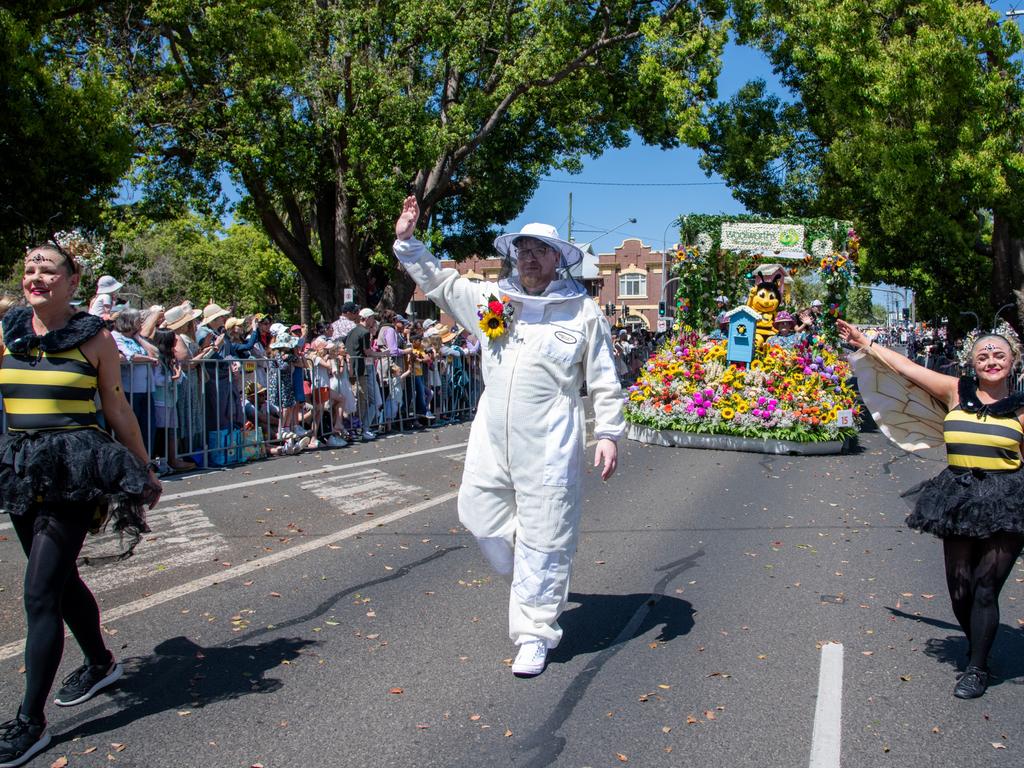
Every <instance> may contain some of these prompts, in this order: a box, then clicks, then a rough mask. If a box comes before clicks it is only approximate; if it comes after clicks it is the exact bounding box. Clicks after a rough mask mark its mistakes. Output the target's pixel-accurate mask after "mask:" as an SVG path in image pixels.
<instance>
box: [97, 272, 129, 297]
mask: <svg viewBox="0 0 1024 768" xmlns="http://www.w3.org/2000/svg"><path fill="white" fill-rule="evenodd" d="M122 288H124V285H123V284H122V283H119V282H117V280H115V279H114V278H113V277H112V276H111V275H104V276H103V277H101V278H100V279H99V280H98V281H97V282H96V293H117V292H118V291H120V290H121V289H122Z"/></svg>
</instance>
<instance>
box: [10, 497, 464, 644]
mask: <svg viewBox="0 0 1024 768" xmlns="http://www.w3.org/2000/svg"><path fill="white" fill-rule="evenodd" d="M456 496H458V491H450V492H449V493H445V494H442V495H440V496H436V497H434V498H432V499H426V500H424V501H421V502H418V503H416V504H412V505H410V506H408V507H405V508H403V509H399V510H396V511H395V512H392V513H391V514H390V515H382V516H380V517H377V518H374V519H373V520H367V521H366V522H364V523H359V524H358V525H353V526H350V527H348V528H343V529H341V530H339V531H335V532H334V533H331V534H328V535H326V536H319V537H317V538H315V539H312V540H311V541H306V542H303V543H302V544H296V545H294V546H293V547H290V548H289V549H285V550H282V551H280V552H275V553H274V554H272V555H266V556H265V557H260V558H257V559H256V560H251V561H249V562H248V563H241V564H239V565H235V566H232V567H231V568H225V569H224V570H223V571H219V572H217V573H212V574H210V575H209V576H203V577H201V578H198V579H193V580H192V581H189V582H186V583H185V584H180V585H178V586H177V587H172V588H171V589H165V590H164V591H163V592H156V593H154V594H152V595H149V596H148V597H143V598H141V599H139V600H134V601H132V602H130V603H125V604H124V605H118V606H115V607H113V608H110V609H107V610H105V611H103V623H104V624H110V623H111V622H114V621H117V620H118V619H123V618H125V617H127V616H132V615H134V614H136V613H141V612H143V611H147V610H149V609H150V608H155V607H156V606H158V605H163V604H164V603H168V602H170V601H171V600H177V599H178V598H179V597H185V596H186V595H190V594H192V593H193V592H198V591H200V590H202V589H206V588H207V587H212V586H214V585H215V584H222V583H224V582H226V581H230V580H231V579H236V578H238V577H239V576H244V575H246V574H248V573H252V572H253V571H258V570H261V569H263V568H267V567H269V566H271V565H277V564H278V563H282V562H284V561H286V560H291V559H293V558H296V557H299V556H300V555H304V554H306V553H307V552H313V551H314V550H317V549H321V548H323V547H326V546H327V545H328V544H336V543H338V542H339V541H344V540H345V539H350V538H352V537H353V536H358V535H359V534H361V533H366V532H367V531H372V530H373V529H375V528H379V527H381V526H382V525H387V524H388V523H392V522H394V521H396V520H401V519H402V518H403V517H409V516H410V515H415V514H416V513H417V512H422V511H424V510H426V509H430V508H431V507H436V506H438V505H439V504H444V503H445V502H447V501H451V500H452V499H454V498H455V497H456ZM24 650H25V641H24V640H17V641H15V642H13V643H8V644H7V645H3V646H0V661H3V660H5V659H10V658H12V657H14V656H18V655H20V654H22V653H23V652H24Z"/></svg>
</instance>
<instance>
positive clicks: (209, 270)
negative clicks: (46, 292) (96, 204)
mask: <svg viewBox="0 0 1024 768" xmlns="http://www.w3.org/2000/svg"><path fill="white" fill-rule="evenodd" d="M116 236H117V237H118V238H119V240H120V245H121V248H120V257H119V260H118V262H117V264H116V265H114V267H113V268H112V270H111V271H112V273H113V274H116V275H118V276H119V277H120V278H121V279H122V280H123V281H124V282H125V283H126V284H128V285H129V286H130V288H131V289H132V290H136V291H138V292H139V294H140V295H141V296H142V298H143V301H144V303H145V304H154V303H158V304H163V305H164V306H171V305H172V304H177V303H179V302H181V301H183V300H185V299H188V300H189V301H191V302H192V304H193V305H194V306H196V307H199V308H202V307H203V306H205V305H206V304H207V303H208V302H210V301H215V302H217V303H218V304H220V305H221V306H223V307H225V308H231V310H232V311H233V312H235V313H236V314H239V315H242V314H250V313H255V312H261V311H262V312H265V311H267V310H273V311H275V312H279V313H282V314H283V315H285V316H287V317H293V318H297V317H298V287H297V280H296V272H295V268H294V266H293V265H292V264H291V263H290V262H289V261H288V260H287V259H285V258H284V256H282V255H281V252H280V251H279V250H278V249H277V248H275V247H274V245H273V244H272V243H271V242H270V240H269V239H268V238H267V236H266V235H265V234H264V233H263V232H262V231H261V230H260V229H259V228H257V227H254V226H253V225H251V224H245V223H241V224H235V225H233V226H231V227H229V228H227V229H226V230H223V229H222V228H221V227H220V225H219V224H218V223H217V222H216V221H214V220H211V219H206V218H203V217H200V216H198V215H190V216H184V217H180V218H177V219H172V220H168V221H161V222H149V221H136V222H132V223H127V222H125V223H122V224H120V225H119V226H118V228H117V230H116Z"/></svg>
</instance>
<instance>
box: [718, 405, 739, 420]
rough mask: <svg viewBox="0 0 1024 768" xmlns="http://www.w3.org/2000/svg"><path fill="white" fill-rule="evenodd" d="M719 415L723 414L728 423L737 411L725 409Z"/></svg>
mask: <svg viewBox="0 0 1024 768" xmlns="http://www.w3.org/2000/svg"><path fill="white" fill-rule="evenodd" d="M719 413H721V414H722V418H723V419H725V420H726V421H728V420H729V419H731V418H732V417H733V416H735V415H736V411H734V410H733V409H732V408H723V409H722V410H721V411H719Z"/></svg>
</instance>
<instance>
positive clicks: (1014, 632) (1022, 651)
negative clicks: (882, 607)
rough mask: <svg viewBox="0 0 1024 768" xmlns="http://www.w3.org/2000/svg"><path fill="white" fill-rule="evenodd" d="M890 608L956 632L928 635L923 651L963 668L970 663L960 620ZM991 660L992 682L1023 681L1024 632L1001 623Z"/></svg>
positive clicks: (895, 613)
mask: <svg viewBox="0 0 1024 768" xmlns="http://www.w3.org/2000/svg"><path fill="white" fill-rule="evenodd" d="M888 610H889V612H890V613H891V614H892V615H893V616H896V617H898V618H901V619H908V620H909V621H916V622H917V623H919V624H927V625H928V626H930V627H935V628H937V629H949V630H953V631H954V632H956V634H955V635H947V636H946V637H931V638H928V640H926V641H925V647H924V652H925V654H926V655H927V656H931V657H932V658H933V659H935V660H936V661H940V662H942V663H943V664H949V665H950V666H951V667H956V668H957V669H961V670H962V669H963V668H964V667H965V666H966V665H967V638H966V637H965V636H964V635H963V633H962V632H961V630H960V626H959V625H958V624H952V623H950V622H948V621H942V620H941V619H933V618H931V617H929V616H915V615H913V614H911V613H906V612H905V611H900V610H897V609H896V608H889V609H888ZM988 663H989V667H990V668H991V670H992V673H993V678H992V681H991V683H990V685H999V683H1000V682H1012V683H1013V684H1014V685H1024V679H1022V678H1024V632H1021V631H1020V630H1018V629H1013V628H1011V627H1009V626H1007V625H1006V624H1000V625H999V632H998V633H997V634H996V641H995V644H994V645H993V646H992V653H991V655H990V656H989V660H988Z"/></svg>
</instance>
